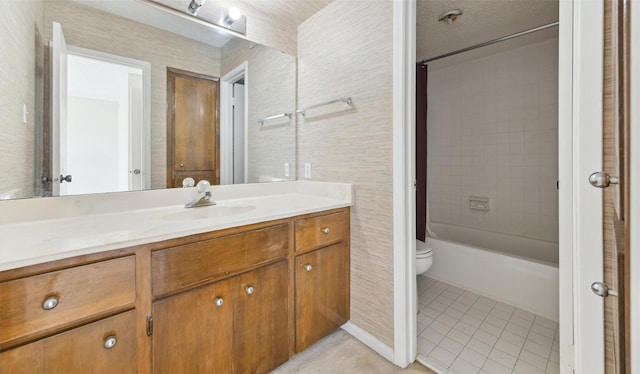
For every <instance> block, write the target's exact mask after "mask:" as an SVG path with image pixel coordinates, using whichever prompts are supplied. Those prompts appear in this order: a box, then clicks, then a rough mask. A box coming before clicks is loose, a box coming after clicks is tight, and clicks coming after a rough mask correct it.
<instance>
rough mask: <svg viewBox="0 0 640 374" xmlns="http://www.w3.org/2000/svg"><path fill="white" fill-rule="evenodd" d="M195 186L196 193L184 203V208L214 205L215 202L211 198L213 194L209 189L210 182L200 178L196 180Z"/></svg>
mask: <svg viewBox="0 0 640 374" xmlns="http://www.w3.org/2000/svg"><path fill="white" fill-rule="evenodd" d="M196 187H197V189H198V190H197V195H196V197H195V198H193V199H192V200H191V201H189V202H188V203H186V204H184V207H185V208H196V207H199V206H207V205H216V203H215V202H214V201H213V200H211V198H212V197H213V194H212V193H211V191H209V187H211V183H209V181H206V180H201V181H200V182H198V185H197V186H196Z"/></svg>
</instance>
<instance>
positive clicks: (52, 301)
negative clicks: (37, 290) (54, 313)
mask: <svg viewBox="0 0 640 374" xmlns="http://www.w3.org/2000/svg"><path fill="white" fill-rule="evenodd" d="M57 306H58V297H57V296H49V297H47V298H46V299H45V300H44V301H43V302H42V309H44V310H51V309H53V308H55V307H57Z"/></svg>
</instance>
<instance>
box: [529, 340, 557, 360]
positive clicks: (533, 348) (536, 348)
mask: <svg viewBox="0 0 640 374" xmlns="http://www.w3.org/2000/svg"><path fill="white" fill-rule="evenodd" d="M524 349H526V350H527V351H530V352H533V353H535V354H537V355H539V356H542V357H549V353H551V347H549V346H548V345H542V344H538V343H534V342H533V341H531V340H526V341H525V342H524Z"/></svg>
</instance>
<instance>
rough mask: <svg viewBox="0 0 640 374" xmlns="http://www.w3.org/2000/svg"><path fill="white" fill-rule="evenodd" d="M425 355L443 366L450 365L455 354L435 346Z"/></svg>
mask: <svg viewBox="0 0 640 374" xmlns="http://www.w3.org/2000/svg"><path fill="white" fill-rule="evenodd" d="M427 357H428V358H430V359H432V360H435V361H437V362H439V363H441V364H442V365H444V367H449V366H451V364H452V363H453V360H455V359H456V355H454V354H453V353H451V352H449V351H447V350H446V349H444V348H442V347H435V348H434V349H433V351H431V353H429V355H428V356H427Z"/></svg>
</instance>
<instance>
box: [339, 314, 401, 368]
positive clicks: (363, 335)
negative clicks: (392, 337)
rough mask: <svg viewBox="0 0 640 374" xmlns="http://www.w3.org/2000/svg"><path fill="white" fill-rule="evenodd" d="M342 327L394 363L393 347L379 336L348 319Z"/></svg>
mask: <svg viewBox="0 0 640 374" xmlns="http://www.w3.org/2000/svg"><path fill="white" fill-rule="evenodd" d="M342 329H343V330H344V331H346V332H348V333H349V334H351V336H353V337H354V338H356V339H358V340H360V341H361V342H362V343H364V344H366V345H367V346H368V347H369V348H371V349H373V350H374V351H376V352H377V353H378V354H379V355H380V356H382V357H384V358H385V359H387V361H389V362H391V363H393V362H394V360H393V359H394V353H393V348H391V347H389V346H388V345H386V344H384V343H383V342H381V341H380V340H379V339H378V338H376V337H375V336H373V335H371V334H370V333H368V332H367V331H365V330H364V329H362V328H361V327H359V326H357V325H356V324H354V323H353V322H351V321H348V322H347V323H345V324H344V325H342Z"/></svg>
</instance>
